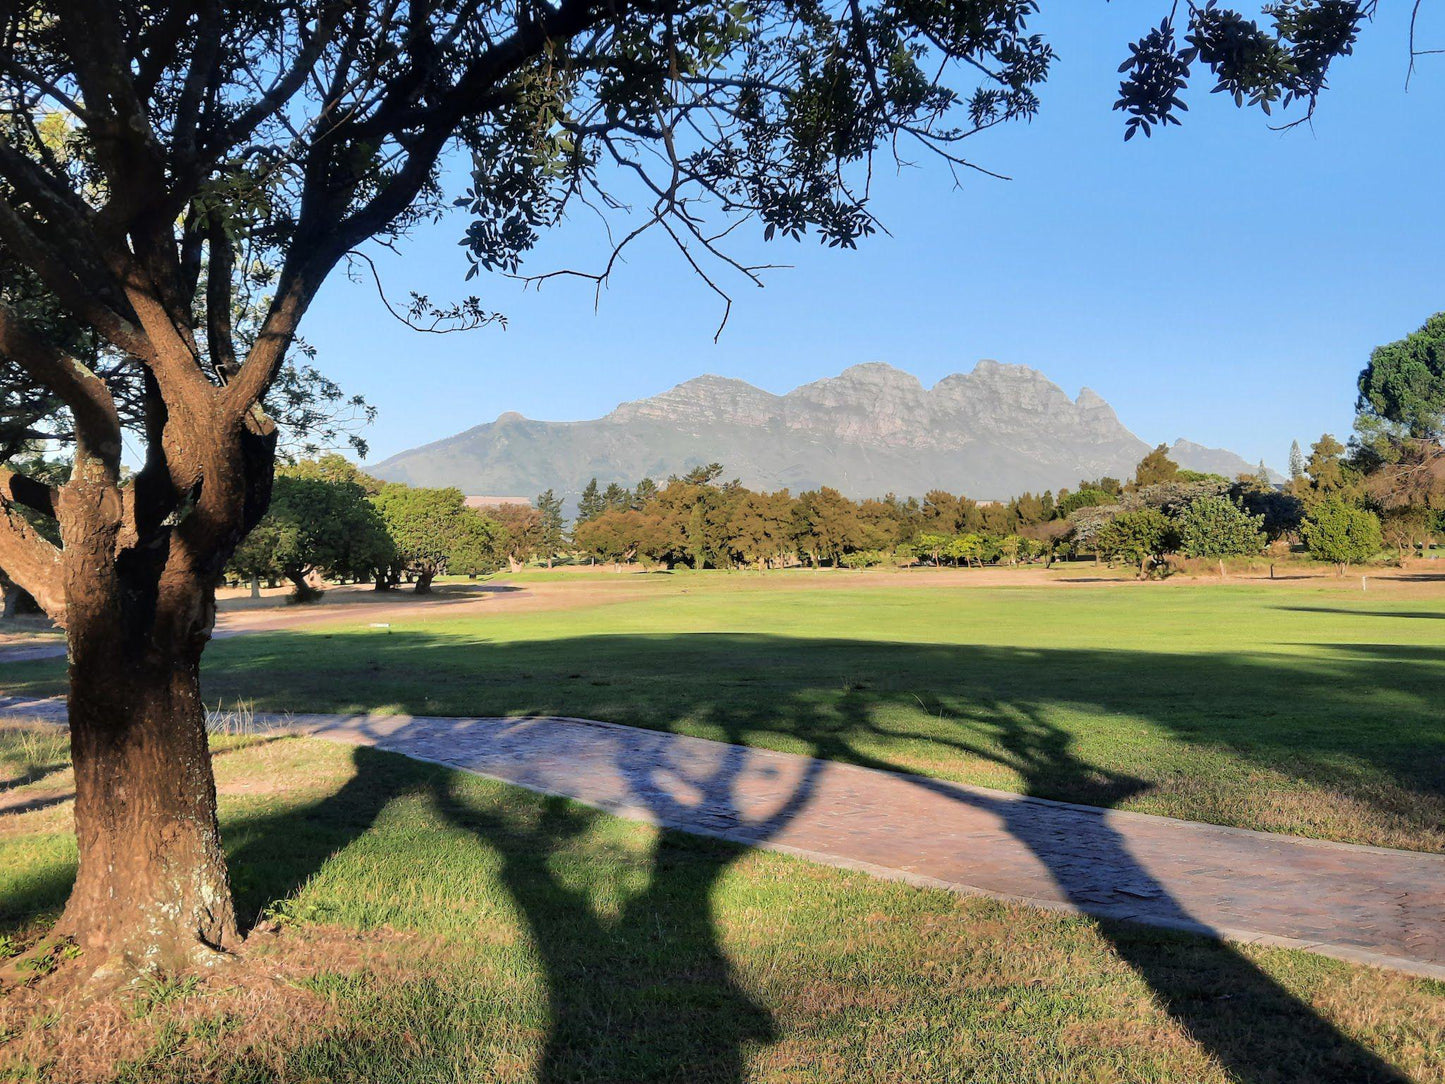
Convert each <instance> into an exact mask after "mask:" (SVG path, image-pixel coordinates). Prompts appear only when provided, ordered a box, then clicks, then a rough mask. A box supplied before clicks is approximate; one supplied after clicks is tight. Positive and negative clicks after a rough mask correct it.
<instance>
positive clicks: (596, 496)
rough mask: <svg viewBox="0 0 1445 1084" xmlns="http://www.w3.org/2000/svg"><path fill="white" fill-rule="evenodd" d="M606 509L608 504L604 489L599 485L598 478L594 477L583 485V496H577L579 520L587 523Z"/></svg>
mask: <svg viewBox="0 0 1445 1084" xmlns="http://www.w3.org/2000/svg"><path fill="white" fill-rule="evenodd" d="M605 511H607V505H606V503H605V502H604V501H603V500H602V491H601V490H600V489H599V488H598V486H597V479H596V478H593V479H592V480H591V481H590V482H588V483H587V484H586V485H585V486H583V487H582V496H580V497H578V498H577V522H578V523H586V522H587V521H588V520H593V519H596V518H597V517H598V516H600V515H601V514H602V513H603V512H605ZM574 529H575V528H574Z"/></svg>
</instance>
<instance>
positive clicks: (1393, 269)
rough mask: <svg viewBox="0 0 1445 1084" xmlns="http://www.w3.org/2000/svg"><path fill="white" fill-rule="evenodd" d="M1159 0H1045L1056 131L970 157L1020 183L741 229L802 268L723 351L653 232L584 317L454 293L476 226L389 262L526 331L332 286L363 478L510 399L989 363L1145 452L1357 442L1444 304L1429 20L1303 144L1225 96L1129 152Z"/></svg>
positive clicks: (1379, 27) (511, 296)
mask: <svg viewBox="0 0 1445 1084" xmlns="http://www.w3.org/2000/svg"><path fill="white" fill-rule="evenodd" d="M1166 6H1167V5H1166V4H1164V3H1163V2H1162V0H1115V2H1113V3H1105V2H1104V0H1067V2H1065V0H1045V4H1044V7H1045V11H1044V13H1043V15H1042V16H1041V17H1040V18H1039V19H1038V20H1037V23H1036V27H1037V29H1038V30H1040V31H1041V32H1043V33H1045V34H1046V35H1047V36H1048V37H1049V39H1050V40H1051V41H1052V43H1053V44H1054V46H1055V49H1056V50H1057V52H1058V54H1059V57H1060V59H1059V61H1058V64H1057V66H1056V69H1055V72H1054V75H1053V77H1052V78H1051V79H1050V80H1049V82H1048V84H1047V86H1046V87H1045V88H1044V90H1043V95H1042V97H1043V109H1042V111H1041V115H1040V117H1039V118H1038V119H1037V120H1036V121H1035V122H1033V123H1032V124H1031V125H1026V126H1025V125H1019V126H1015V127H1012V128H1009V129H1007V130H1004V131H997V130H996V131H994V132H991V133H987V134H985V135H983V136H980V137H977V138H976V139H974V140H971V141H970V142H969V144H968V146H967V153H968V155H969V156H970V157H971V158H972V159H973V160H975V161H977V162H979V163H981V164H983V165H986V166H988V167H989V168H991V169H994V170H997V171H999V172H1002V173H1005V174H1008V175H1010V176H1011V177H1012V178H1013V179H1012V180H1010V181H997V180H992V179H990V178H987V177H984V176H981V175H977V176H970V177H967V178H965V179H964V187H963V188H962V189H961V190H958V189H954V187H953V182H952V179H951V178H950V177H949V175H948V173H947V171H946V170H944V169H942V168H940V167H939V166H938V165H937V164H928V163H926V162H924V163H921V167H920V168H916V169H910V170H907V171H906V172H905V173H904V174H903V175H901V176H896V175H894V174H892V173H891V172H890V173H889V174H888V175H886V176H884V177H883V178H882V180H881V182H880V183H878V184H877V185H876V188H875V200H874V207H875V211H876V213H877V214H878V215H879V216H880V217H881V218H882V220H883V222H884V224H885V225H886V226H887V228H888V229H889V231H890V233H891V236H879V237H875V238H874V239H872V240H870V241H867V242H865V243H864V244H863V246H862V247H861V248H860V250H858V251H856V252H851V253H839V252H833V251H829V250H824V249H822V248H820V247H819V246H818V245H817V244H816V243H815V242H811V241H808V242H804V243H803V244H802V245H795V244H793V243H791V242H781V243H774V244H772V245H767V246H764V245H762V244H761V242H756V243H754V242H751V241H750V242H748V243H745V244H744V245H742V246H741V248H740V250H739V251H740V252H741V254H742V255H743V256H744V257H745V258H747V257H756V258H760V259H767V260H769V261H772V262H779V263H788V264H791V265H793V266H792V267H791V268H790V269H785V270H778V271H774V272H771V273H770V274H769V276H768V279H767V286H766V288H765V289H762V290H759V289H756V288H753V287H750V286H747V285H745V284H738V283H734V284H733V286H734V287H735V289H734V296H735V297H736V304H735V305H734V308H733V314H732V317H731V319H730V321H729V323H728V325H727V327H726V329H725V330H724V332H723V335H722V338H721V340H720V341H719V342H718V343H716V344H714V343H713V341H712V336H713V332H714V330H715V327H716V324H717V322H718V318H719V315H720V307H719V304H718V302H717V300H716V298H715V297H714V296H713V295H711V294H710V293H709V292H708V291H707V289H706V288H705V287H704V286H703V284H702V283H701V282H699V281H697V280H696V279H695V278H693V277H692V276H691V275H690V274H689V273H688V272H687V268H686V266H685V265H684V264H683V263H682V261H681V259H680V258H679V257H678V256H677V255H676V254H675V253H674V252H672V251H670V250H669V249H668V248H667V247H666V245H665V244H663V243H661V242H659V243H657V244H650V245H643V246H640V247H639V248H638V249H637V250H636V251H635V252H633V255H632V257H631V259H630V260H629V262H628V263H627V265H626V266H624V267H623V268H621V269H620V270H619V271H618V272H617V273H616V274H615V275H614V278H613V280H612V283H611V286H610V287H609V288H608V289H607V290H606V291H605V292H604V293H603V295H602V298H601V304H600V307H599V308H597V309H596V310H595V311H594V307H593V294H592V288H591V287H590V286H589V285H586V284H582V283H578V282H567V281H554V282H551V283H549V284H548V285H547V286H546V287H545V288H544V289H543V290H541V291H540V293H538V292H530V291H529V292H523V291H522V289H521V287H520V286H519V284H517V283H515V282H511V281H507V280H503V279H496V278H494V279H488V278H485V277H483V278H480V279H478V280H474V281H473V282H472V283H471V284H466V283H464V282H463V281H462V276H463V274H464V273H465V270H466V265H465V261H464V260H463V258H462V255H461V250H460V249H459V248H458V247H457V244H456V242H457V240H458V239H459V238H460V236H461V233H462V230H463V228H464V225H465V223H464V222H463V221H462V220H461V219H459V218H452V219H450V220H448V221H445V222H443V223H441V224H439V225H436V226H429V227H427V228H426V229H425V230H424V231H422V232H420V233H419V234H418V235H417V236H416V237H415V238H414V239H413V240H411V241H410V242H409V243H407V244H406V245H405V247H404V248H403V250H402V253H401V255H400V256H399V257H393V256H390V255H389V254H384V255H385V259H384V261H383V267H384V268H385V274H386V278H387V287H388V291H389V292H391V293H393V294H395V295H398V296H402V297H404V296H405V292H406V291H407V290H409V289H417V290H421V291H423V292H427V293H429V294H430V295H431V296H432V297H433V298H434V299H437V300H440V299H444V298H448V297H456V296H463V295H465V294H467V293H470V292H477V293H479V294H480V295H481V296H482V298H483V301H484V303H485V304H486V305H487V306H488V307H490V308H493V309H497V310H500V311H502V312H505V313H506V314H507V316H508V317H509V320H510V327H509V328H508V329H507V330H505V331H503V330H499V329H483V330H479V331H475V332H471V333H467V334H460V335H449V336H434V335H420V334H417V333H415V332H411V331H408V330H407V329H406V328H403V327H402V326H400V325H399V324H396V323H394V322H393V321H392V320H391V318H390V317H388V316H387V315H386V314H385V313H384V312H383V311H382V310H381V309H380V308H379V306H378V305H377V304H376V301H375V294H374V291H373V287H372V286H371V284H370V283H369V282H367V283H364V284H357V283H353V282H348V281H346V279H345V278H344V277H343V276H341V275H339V274H338V275H337V276H336V277H335V278H334V279H333V280H332V282H330V283H329V284H328V285H327V287H326V288H325V289H324V291H323V293H322V295H321V296H320V298H318V300H317V303H316V304H315V306H314V308H313V310H312V312H311V314H310V315H309V316H308V319H307V324H306V326H305V329H304V333H305V335H306V337H307V338H308V340H309V341H310V342H311V343H312V344H313V345H315V346H316V347H317V348H318V349H319V350H320V359H321V362H322V364H323V367H324V368H325V369H326V371H327V372H328V373H330V374H331V375H333V376H335V377H336V378H337V379H338V380H340V381H341V382H342V383H343V385H344V386H345V387H346V388H347V390H348V391H358V392H361V393H362V394H364V395H366V396H367V397H368V398H369V399H370V400H371V401H372V402H373V403H374V404H375V405H377V406H378V407H379V408H380V411H381V414H380V418H379V419H378V421H377V423H376V424H375V426H374V427H372V429H371V430H370V432H369V437H370V439H371V442H372V455H371V457H370V459H371V461H373V462H374V461H376V460H378V459H380V458H383V457H385V456H387V455H390V454H392V453H394V452H398V451H401V450H402V449H404V448H407V447H411V446H414V445H417V444H420V443H424V442H427V441H431V440H436V439H439V438H441V437H444V436H448V435H450V434H452V433H455V432H458V431H460V430H462V429H465V428H468V427H470V426H472V425H476V424H478V423H480V422H484V421H490V420H491V419H493V418H495V417H496V416H497V415H498V414H499V413H501V412H503V411H506V410H518V411H521V412H522V413H523V414H525V415H527V416H528V417H533V418H546V419H557V420H564V419H575V418H591V417H597V416H599V415H601V414H604V413H606V412H607V411H608V410H610V409H612V407H614V406H615V405H616V404H617V403H618V402H621V401H624V400H628V399H636V398H641V397H643V396H647V395H652V394H655V393H657V392H659V391H662V390H664V389H666V388H668V387H671V386H672V385H673V384H676V383H678V382H680V381H682V380H685V379H687V378H689V377H692V376H695V375H697V374H699V373H703V372H713V373H721V374H724V375H727V376H734V377H739V378H742V379H744V380H748V381H751V382H752V383H754V384H757V385H759V386H761V387H764V388H767V389H769V390H771V391H777V392H781V391H786V390H788V389H789V388H792V387H795V386H796V385H798V384H801V383H805V382H807V381H809V380H815V379H817V378H819V377H823V376H829V375H832V374H835V373H837V372H839V371H840V370H842V369H844V368H845V367H847V366H848V365H852V364H854V363H857V362H862V361H887V362H890V363H892V364H894V365H897V366H899V367H900V368H903V369H907V370H908V371H910V372H913V373H915V374H917V375H918V376H919V377H920V378H921V379H922V380H923V381H924V383H925V384H932V383H933V382H935V381H937V380H938V379H940V378H941V377H943V376H946V375H947V374H949V373H952V372H956V371H960V370H967V369H970V368H972V366H973V364H974V362H975V361H976V360H977V359H979V358H984V357H988V358H996V359H998V360H1000V361H1006V362H1016V363H1021V364H1025V365H1030V366H1033V367H1035V368H1037V369H1040V370H1042V371H1043V372H1044V373H1046V374H1047V375H1048V376H1049V377H1050V378H1052V379H1053V380H1054V381H1056V382H1057V383H1059V384H1061V385H1062V386H1063V387H1064V389H1065V390H1066V391H1067V392H1068V393H1069V394H1070V395H1073V394H1076V393H1077V392H1078V390H1079V388H1080V387H1081V386H1088V387H1091V388H1093V389H1094V390H1095V391H1097V392H1099V393H1100V394H1101V395H1103V396H1104V397H1105V398H1106V399H1107V400H1109V402H1110V403H1111V404H1113V406H1114V408H1115V409H1116V410H1117V411H1118V413H1119V416H1120V418H1121V419H1122V420H1123V421H1124V423H1125V424H1126V425H1128V426H1129V427H1130V428H1132V429H1133V430H1134V431H1135V432H1136V433H1138V434H1139V435H1140V436H1141V437H1143V438H1144V439H1145V440H1148V441H1151V442H1153V441H1159V440H1172V439H1173V438H1175V437H1178V436H1186V437H1188V438H1190V439H1192V440H1196V441H1200V442H1202V443H1206V444H1211V445H1219V446H1225V447H1229V448H1232V449H1234V450H1236V451H1238V452H1239V453H1240V454H1242V455H1244V456H1245V457H1246V458H1247V459H1249V460H1251V461H1254V460H1256V459H1259V458H1261V457H1263V458H1265V459H1267V460H1268V461H1269V462H1270V463H1271V464H1272V465H1274V466H1276V467H1281V468H1282V467H1284V466H1285V460H1286V455H1287V452H1288V448H1289V443H1290V441H1291V440H1292V439H1296V438H1297V439H1299V440H1300V442H1301V443H1302V444H1306V445H1307V444H1308V442H1309V441H1310V440H1313V439H1314V438H1315V437H1317V436H1318V435H1319V434H1320V433H1321V432H1322V431H1325V430H1330V431H1333V432H1334V433H1335V434H1336V435H1338V436H1340V437H1341V438H1343V437H1344V436H1346V435H1347V434H1348V431H1349V428H1350V420H1351V417H1352V407H1353V399H1354V395H1353V383H1354V378H1355V375H1356V374H1357V372H1358V371H1359V369H1360V368H1361V366H1362V365H1363V363H1364V361H1365V359H1366V357H1367V355H1368V353H1369V350H1370V348H1371V347H1372V346H1373V345H1375V344H1378V343H1380V342H1385V341H1388V340H1390V339H1394V338H1398V337H1399V336H1401V335H1403V334H1404V333H1406V332H1408V331H1410V330H1413V329H1414V328H1415V327H1417V326H1418V325H1419V324H1421V323H1422V322H1423V321H1424V319H1425V318H1426V317H1427V316H1428V315H1429V314H1430V313H1432V312H1435V311H1437V310H1440V309H1445V263H1442V254H1445V247H1442V242H1445V195H1442V193H1445V142H1442V140H1441V139H1440V138H1439V131H1440V121H1441V118H1442V116H1445V56H1442V57H1435V58H1424V59H1423V60H1422V61H1421V63H1420V67H1419V69H1418V70H1417V73H1416V76H1415V79H1414V82H1413V84H1412V86H1411V89H1410V91H1409V93H1408V94H1407V93H1405V90H1404V79H1405V71H1406V52H1407V36H1406V18H1407V17H1408V9H1409V7H1410V5H1409V4H1408V3H1406V2H1405V0H1385V2H1384V3H1382V4H1381V9H1382V11H1381V16H1380V18H1379V19H1378V20H1377V21H1376V23H1375V24H1374V25H1373V26H1371V27H1369V28H1367V31H1366V34H1365V36H1364V39H1363V41H1362V44H1361V46H1360V47H1359V48H1358V50H1357V52H1356V55H1355V56H1354V57H1353V58H1350V59H1348V60H1346V61H1344V62H1341V63H1340V64H1339V66H1338V67H1337V68H1336V71H1335V74H1334V77H1333V84H1334V89H1333V91H1332V92H1331V93H1330V95H1329V96H1328V97H1327V98H1326V99H1325V100H1323V101H1322V103H1321V106H1320V108H1319V110H1318V112H1317V115H1316V119H1315V121H1314V125H1313V130H1311V129H1309V128H1298V129H1295V130H1293V131H1290V132H1286V133H1280V132H1274V131H1270V130H1269V128H1268V127H1267V124H1266V119H1265V118H1264V117H1263V116H1262V115H1260V114H1259V113H1258V112H1257V111H1254V112H1242V111H1236V110H1234V109H1233V108H1232V107H1231V106H1229V105H1228V104H1227V103H1226V102H1225V101H1224V100H1223V99H1222V97H1211V96H1209V95H1208V94H1207V93H1206V91H1207V84H1205V85H1204V86H1202V87H1200V88H1196V89H1195V90H1193V91H1192V96H1191V98H1190V99H1189V101H1190V105H1191V112H1190V113H1189V114H1188V116H1187V118H1186V123H1185V126H1184V127H1183V128H1182V129H1170V130H1169V131H1168V132H1165V133H1163V134H1162V135H1160V136H1156V137H1155V138H1154V139H1152V140H1144V139H1135V140H1133V141H1132V142H1130V143H1128V144H1124V143H1123V142H1122V141H1121V134H1122V126H1121V120H1120V114H1118V113H1115V112H1113V111H1112V110H1111V109H1110V106H1111V105H1112V103H1113V100H1114V97H1115V91H1116V88H1117V85H1118V78H1119V77H1118V75H1117V73H1116V70H1115V69H1116V68H1117V65H1118V63H1119V61H1120V60H1121V59H1122V57H1123V55H1124V50H1125V43H1126V42H1127V41H1128V40H1130V39H1131V38H1132V37H1134V36H1137V35H1138V33H1139V32H1140V31H1141V30H1143V29H1145V28H1146V27H1147V26H1148V25H1149V23H1150V21H1151V17H1152V18H1153V20H1154V21H1157V19H1158V18H1159V14H1160V12H1161V10H1162V9H1163V8H1165V7H1166ZM1442 12H1445V6H1441V5H1435V6H1432V5H1426V10H1425V15H1426V16H1428V17H1429V19H1430V21H1429V22H1428V23H1426V22H1424V21H1422V35H1423V36H1425V38H1426V44H1433V45H1437V46H1438V45H1445V14H1442ZM1434 39H1438V40H1434ZM600 243H601V238H600V236H599V233H598V229H597V227H596V225H595V222H594V221H593V220H591V219H590V218H588V217H587V216H586V215H585V214H583V215H579V216H577V217H576V218H575V219H574V220H573V221H572V222H570V223H568V224H566V225H564V226H563V227H562V228H561V229H560V230H559V231H557V232H556V233H555V234H553V235H552V236H550V237H549V238H548V239H547V241H546V243H545V246H544V247H543V248H542V249H540V250H539V251H538V252H537V253H536V254H535V256H534V258H533V259H532V260H531V262H530V263H529V265H528V270H532V271H544V270H549V269H552V268H556V267H560V266H575V265H579V264H585V265H588V266H593V265H595V263H596V254H598V253H599V252H600V251H601V250H600V247H599V246H600Z"/></svg>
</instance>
